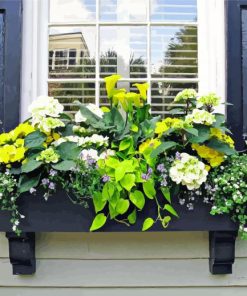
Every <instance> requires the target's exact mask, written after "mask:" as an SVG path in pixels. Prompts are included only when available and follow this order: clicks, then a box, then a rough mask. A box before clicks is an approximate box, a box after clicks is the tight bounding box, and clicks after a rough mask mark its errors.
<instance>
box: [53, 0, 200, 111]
mask: <svg viewBox="0 0 247 296" xmlns="http://www.w3.org/2000/svg"><path fill="white" fill-rule="evenodd" d="M114 73H119V74H121V75H122V77H123V79H122V80H121V82H119V86H120V87H125V88H127V89H128V90H130V91H131V90H134V88H133V87H132V85H133V84H134V83H135V82H146V81H147V82H149V84H150V86H151V87H150V91H149V96H148V97H149V102H150V103H151V104H152V112H153V113H155V114H162V115H164V114H165V113H167V106H168V105H169V103H170V102H171V100H172V99H173V97H174V95H176V93H177V92H179V91H180V90H181V89H183V88H188V87H193V88H196V89H197V88H198V58H197V1H196V0H183V1H182V0H135V1H133V0H63V1H59V0H50V7H49V77H48V86H49V87H48V90H49V95H51V96H54V97H56V98H58V99H59V100H60V101H61V102H62V103H63V104H64V105H65V106H66V110H67V111H71V112H73V111H75V110H76V109H75V106H74V104H73V102H74V101H75V100H79V101H81V102H82V103H89V102H91V103H96V104H99V105H106V104H108V102H107V98H106V93H105V91H104V81H103V78H104V77H106V76H108V75H111V74H114Z"/></svg>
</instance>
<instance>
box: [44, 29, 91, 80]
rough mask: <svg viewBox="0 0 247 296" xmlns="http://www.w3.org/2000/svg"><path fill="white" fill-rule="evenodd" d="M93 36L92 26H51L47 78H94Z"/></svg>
mask: <svg viewBox="0 0 247 296" xmlns="http://www.w3.org/2000/svg"><path fill="white" fill-rule="evenodd" d="M95 36H96V35H95V28H94V27H86V28H85V27H84V28H81V27H78V28H77V27H73V28H71V27H52V28H51V29H50V34H49V78H94V77H95V38H96V37H95Z"/></svg>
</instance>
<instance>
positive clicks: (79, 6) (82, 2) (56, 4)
mask: <svg viewBox="0 0 247 296" xmlns="http://www.w3.org/2000/svg"><path fill="white" fill-rule="evenodd" d="M95 15H96V0H50V22H62V23H66V22H79V21H95Z"/></svg>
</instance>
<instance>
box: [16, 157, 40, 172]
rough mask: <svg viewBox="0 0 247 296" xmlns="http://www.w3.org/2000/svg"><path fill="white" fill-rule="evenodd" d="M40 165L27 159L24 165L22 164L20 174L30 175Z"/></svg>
mask: <svg viewBox="0 0 247 296" xmlns="http://www.w3.org/2000/svg"><path fill="white" fill-rule="evenodd" d="M41 165H42V162H41V161H37V160H35V159H29V160H27V162H26V163H24V164H23V165H22V167H21V172H22V173H30V172H32V171H34V170H36V169H37V168H39V167H40V166H41Z"/></svg>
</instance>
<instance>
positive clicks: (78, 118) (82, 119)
mask: <svg viewBox="0 0 247 296" xmlns="http://www.w3.org/2000/svg"><path fill="white" fill-rule="evenodd" d="M86 120H87V119H86V117H84V116H83V115H82V114H81V111H80V110H79V111H77V112H76V114H75V122H76V123H81V122H85V121H86Z"/></svg>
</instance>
